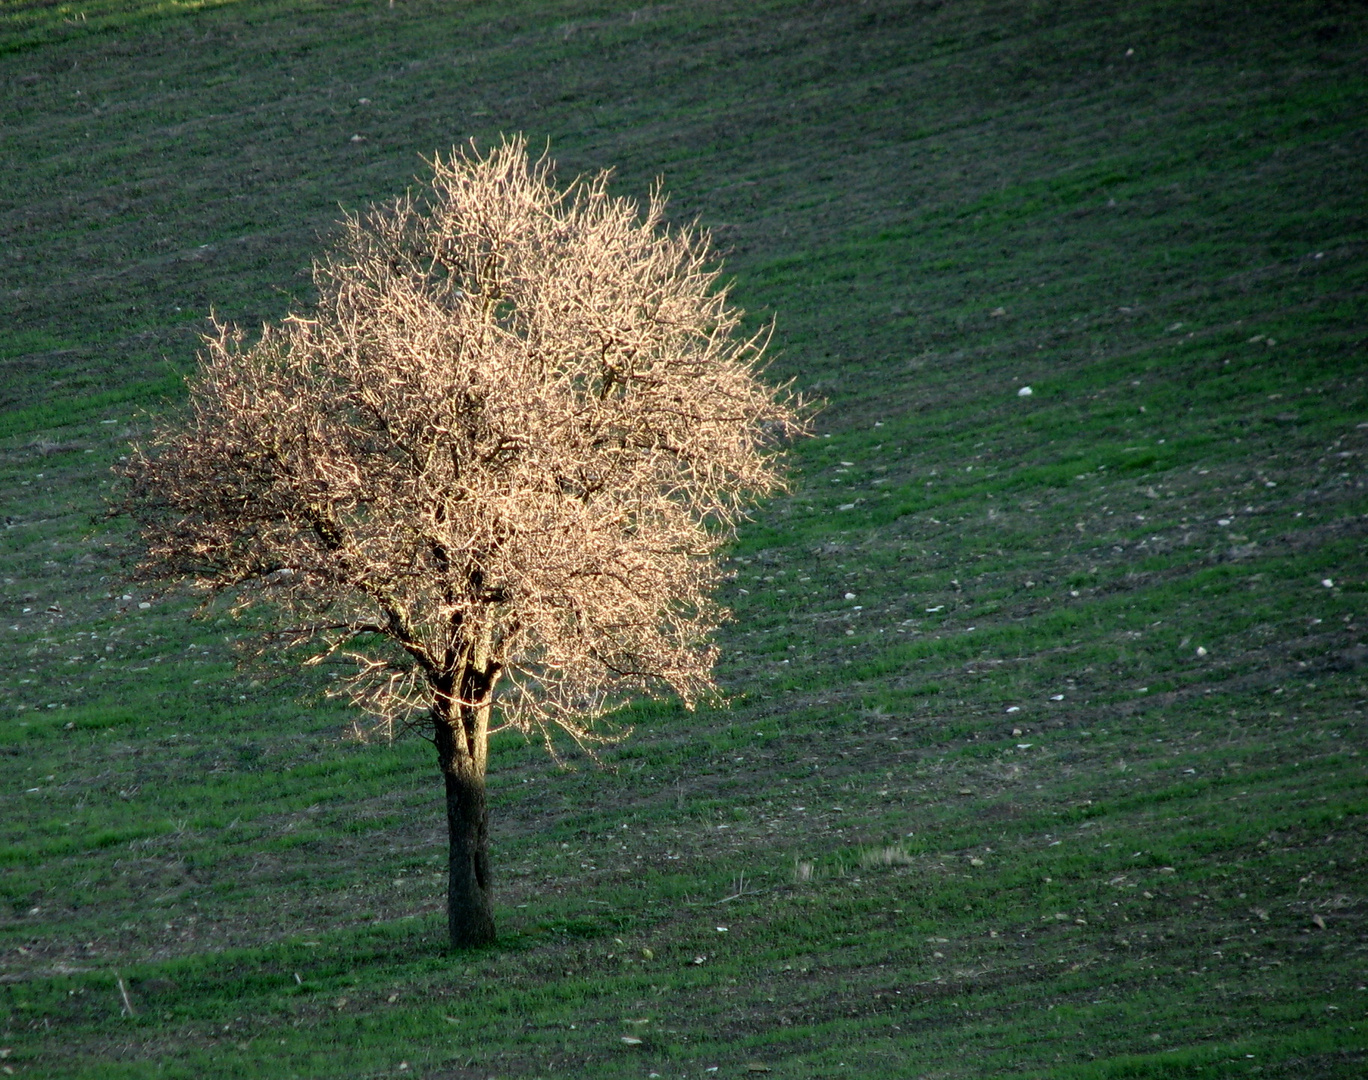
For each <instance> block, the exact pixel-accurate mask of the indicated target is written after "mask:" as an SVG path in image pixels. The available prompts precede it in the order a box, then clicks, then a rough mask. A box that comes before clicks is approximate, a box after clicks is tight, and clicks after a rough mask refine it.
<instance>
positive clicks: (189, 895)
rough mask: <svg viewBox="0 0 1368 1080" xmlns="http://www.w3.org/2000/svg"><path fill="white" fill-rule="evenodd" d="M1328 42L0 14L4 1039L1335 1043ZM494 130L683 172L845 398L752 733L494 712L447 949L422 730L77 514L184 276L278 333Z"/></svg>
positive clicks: (1352, 649)
mask: <svg viewBox="0 0 1368 1080" xmlns="http://www.w3.org/2000/svg"><path fill="white" fill-rule="evenodd" d="M1366 33H1368V17H1366V16H1365V13H1364V10H1363V8H1362V6H1361V5H1355V4H1351V3H1348V2H1347V0H1345V2H1336V0H1321V2H1314V3H1313V2H1309V0H1308V2H1305V3H1302V2H1285V3H1272V4H1263V5H1250V6H1249V8H1248V9H1245V10H1241V11H1239V12H1233V11H1232V9H1231V8H1230V6H1229V5H1224V4H1217V3H1215V2H1209V3H1208V2H1200V0H1187V2H1180V0H1173V2H1169V3H1158V2H1148V3H1146V2H1141V3H1129V4H1122V3H1119V2H1117V3H1112V2H1110V0H1107V2H1093V3H1087V4H1084V3H1081V2H1080V3H1058V4H1050V5H1040V4H1028V3H1024V2H1021V3H1008V2H998V3H988V2H982V0H967V2H964V3H953V4H937V3H906V2H894V0H867V2H865V3H853V2H852V3H847V4H820V3H815V2H814V3H806V4H799V3H791V2H778V0H771V2H763V3H747V4H742V3H734V2H732V0H719V2H716V3H709V4H692V3H688V4H678V5H673V6H664V7H634V6H632V5H628V4H619V3H613V2H601V3H596V4H590V3H569V2H565V3H552V2H532V0H526V2H523V3H516V2H515V3H502V4H497V5H496V4H489V3H463V4H451V3H436V2H431V3H429V2H424V0H398V2H397V3H396V4H395V5H394V6H393V7H390V6H388V5H387V4H382V3H366V4H361V3H346V2H341V3H324V2H309V3H303V2H292V3H264V2H263V3H258V2H253V0H240V2H235V3H226V2H225V3H217V4H215V3H210V4H168V3H154V2H135V0H106V2H101V0H91V2H88V3H71V4H65V5H45V4H38V3H3V4H0V160H3V161H4V162H5V163H6V165H5V170H4V172H5V181H4V184H3V185H0V239H3V246H0V365H3V369H2V370H3V377H0V493H3V501H4V504H5V509H4V514H5V528H4V530H3V532H0V614H2V615H3V619H0V776H3V779H4V784H3V787H0V1025H3V1026H0V1052H4V1053H5V1056H4V1058H3V1060H0V1067H4V1068H6V1069H11V1070H13V1072H14V1074H15V1075H24V1076H61V1077H85V1076H90V1077H95V1076H98V1077H107V1076H115V1077H118V1076H129V1077H133V1076H144V1075H146V1076H153V1075H156V1076H186V1077H196V1078H199V1077H217V1076H223V1077H240V1076H256V1075H260V1076H310V1077H313V1076H347V1077H356V1076H378V1075H381V1074H385V1075H401V1074H402V1075H414V1076H430V1077H451V1078H456V1077H460V1078H474V1077H481V1078H483V1077H487V1076H498V1077H501V1078H503V1077H508V1078H513V1077H527V1078H531V1077H548V1078H549V1077H551V1076H554V1075H571V1076H595V1077H598V1076H602V1077H619V1076H620V1077H647V1076H649V1075H650V1074H651V1073H653V1072H655V1073H659V1074H660V1075H661V1076H662V1077H676V1076H708V1075H719V1076H721V1075H737V1074H740V1073H742V1072H743V1071H744V1070H745V1067H746V1065H747V1064H748V1063H752V1062H758V1063H763V1064H766V1065H768V1066H769V1067H770V1068H771V1069H772V1070H773V1074H774V1075H776V1076H792V1077H824V1076H831V1077H842V1076H869V1077H884V1076H889V1077H904V1076H907V1077H928V1078H929V1077H935V1078H951V1077H987V1076H1001V1075H1013V1076H1022V1077H1031V1076H1039V1077H1046V1076H1048V1077H1069V1078H1072V1077H1079V1078H1082V1077H1087V1078H1121V1077H1127V1078H1131V1077H1155V1078H1157V1077H1191V1078H1207V1077H1215V1076H1251V1077H1253V1076H1255V1075H1257V1076H1258V1077H1260V1078H1267V1077H1288V1078H1292V1077H1297V1078H1301V1077H1346V1078H1347V1077H1352V1076H1359V1075H1362V1073H1363V1071H1364V1068H1365V1063H1366V1062H1368V1036H1366V1035H1365V1025H1368V991H1366V990H1364V989H1363V987H1364V986H1365V985H1368V954H1366V953H1365V950H1366V949H1368V937H1366V936H1365V934H1366V933H1368V925H1366V924H1365V912H1366V910H1368V908H1366V907H1365V905H1366V904H1368V900H1366V899H1365V891H1366V888H1365V886H1366V884H1368V875H1365V868H1364V855H1363V852H1364V844H1365V839H1368V835H1366V834H1368V829H1366V828H1365V811H1368V784H1365V779H1366V778H1365V770H1364V758H1363V756H1362V755H1363V752H1364V744H1365V741H1366V740H1365V734H1368V733H1366V732H1365V722H1364V709H1365V704H1368V691H1366V690H1365V673H1366V672H1368V651H1366V650H1365V647H1364V639H1363V630H1362V622H1363V618H1364V614H1363V612H1364V605H1365V595H1366V594H1368V557H1366V556H1365V551H1366V550H1368V545H1366V544H1365V538H1366V536H1368V528H1366V527H1365V522H1368V493H1366V492H1365V486H1364V485H1365V479H1366V478H1368V474H1365V470H1364V465H1363V462H1364V454H1365V450H1366V449H1368V381H1366V380H1368V364H1365V361H1364V356H1365V331H1364V327H1365V326H1366V325H1368V317H1366V316H1368V304H1365V291H1366V290H1368V255H1366V254H1365V242H1366V241H1368V235H1365V234H1366V233H1368V223H1366V222H1365V213H1364V209H1365V201H1364V198H1363V177H1364V176H1365V175H1368V127H1366V126H1365V123H1364V117H1365V116H1368V48H1365V45H1366V44H1368V36H1366ZM1131 49H1133V50H1134V52H1133V53H1131V54H1130V55H1127V50H1131ZM361 99H365V103H363V102H362V100H361ZM512 131H523V132H526V133H527V135H528V137H529V139H530V141H531V142H532V143H533V144H535V145H541V144H542V143H543V142H544V141H546V140H549V141H550V144H551V147H552V152H553V154H554V155H555V157H556V158H557V160H558V161H559V162H560V164H561V169H562V171H563V172H564V173H565V174H567V175H568V174H573V173H576V172H584V171H590V170H594V169H597V168H600V167H605V166H611V167H614V168H615V169H616V170H617V179H616V181H615V185H616V190H618V191H622V192H628V193H637V194H642V193H644V192H645V191H646V190H647V188H648V186H649V184H650V183H651V181H652V180H653V179H655V178H656V177H663V179H664V182H665V185H666V187H667V189H668V190H669V191H670V192H671V193H672V199H673V201H672V204H671V213H672V215H673V218H674V219H675V220H676V221H680V222H686V221H690V220H694V219H697V220H699V221H700V222H701V223H702V224H703V225H705V226H707V227H709V228H711V229H712V230H713V232H714V234H715V236H716V238H717V241H718V243H719V246H721V247H722V248H723V249H724V250H725V251H726V252H727V260H728V261H727V267H728V270H729V272H730V273H731V274H732V275H733V276H734V278H735V295H736V297H737V298H738V300H739V301H740V302H741V303H743V304H745V305H746V306H747V307H748V308H750V310H751V311H752V318H753V321H754V323H755V324H757V325H758V324H759V322H760V321H761V320H764V319H766V318H769V317H771V316H773V317H775V318H776V319H777V327H778V330H777V334H776V339H775V341H776V346H775V351H774V362H773V368H772V372H773V375H774V377H775V378H780V379H787V378H792V379H795V380H796V382H797V385H798V387H799V388H800V389H801V390H803V391H804V392H805V393H807V394H809V395H811V396H813V397H817V398H821V399H824V400H825V402H826V404H825V407H824V409H823V411H822V413H821V414H820V415H819V417H818V420H817V436H816V437H815V438H813V439H811V440H809V441H806V442H804V443H803V444H801V445H799V446H796V447H795V448H794V449H793V453H792V460H793V465H794V488H793V491H792V492H791V493H790V494H789V495H787V496H785V497H784V498H782V499H778V500H776V501H774V502H772V503H770V504H769V505H767V506H765V507H763V508H762V509H761V510H760V511H759V512H758V513H757V514H756V516H755V519H754V520H753V521H752V522H750V523H748V524H747V525H746V527H745V528H744V529H743V530H742V533H741V535H740V537H739V538H738V540H737V543H736V545H735V547H734V549H733V551H732V553H731V558H732V560H733V563H732V566H733V568H734V569H735V571H736V577H735V580H734V581H733V582H731V583H730V584H729V586H728V588H727V596H726V601H727V603H728V604H729V605H730V606H731V607H732V608H733V609H734V611H735V613H736V619H735V621H734V622H733V623H732V624H730V625H729V626H728V628H727V629H726V631H725V633H724V635H723V637H722V640H721V642H720V644H721V645H722V647H723V650H724V658H723V662H722V665H721V668H720V674H721V677H722V679H723V681H724V683H725V685H726V687H727V689H728V692H729V693H730V694H731V695H732V697H733V703H732V705H731V707H730V708H728V709H723V710H717V711H714V712H705V713H700V714H697V715H689V714H686V713H684V712H683V711H682V710H680V709H678V708H676V707H675V706H672V705H669V704H651V703H643V704H641V705H639V706H637V707H636V708H634V709H633V710H631V713H630V715H629V717H628V719H629V721H630V722H631V723H632V724H633V725H634V726H635V732H634V734H633V736H632V738H631V739H630V740H629V741H627V742H626V743H624V744H623V745H622V746H621V747H619V748H618V749H617V750H615V751H614V752H612V753H611V754H610V755H609V756H608V761H607V764H608V765H609V766H610V767H609V768H607V769H602V770H600V769H596V768H594V767H592V766H590V765H588V764H587V763H580V765H579V767H578V768H576V769H575V770H573V771H569V772H561V771H559V770H557V769H556V768H555V767H554V766H553V765H552V764H551V763H550V762H548V761H547V760H546V759H545V757H544V755H542V754H541V752H540V751H539V750H538V749H537V748H536V747H529V746H525V745H523V744H521V743H519V742H517V741H515V740H512V739H508V740H505V741H503V742H500V743H498V745H497V746H496V747H495V750H494V761H493V765H492V772H491V789H492V796H493V805H494V814H495V820H494V829H495V845H496V852H495V858H496V868H497V871H498V879H497V890H498V899H499V905H500V906H499V910H498V917H499V921H500V928H501V934H502V937H501V940H500V943H499V945H498V946H497V947H495V948H492V949H489V950H486V951H482V952H479V953H474V954H465V955H452V954H449V953H447V952H446V951H444V949H443V946H442V937H443V917H442V899H443V898H442V875H441V872H440V871H441V864H442V860H443V856H444V849H443V842H444V835H443V834H444V828H443V820H442V807H441V801H440V791H439V789H438V785H437V783H436V772H435V768H434V763H433V761H432V759H431V753H430V751H429V748H428V747H427V745H426V744H425V743H423V742H421V741H420V740H417V739H410V740H407V741H400V742H398V743H396V744H395V745H393V746H375V745H368V746H362V745H358V744H356V743H354V742H351V741H348V739H347V732H348V727H349V717H348V715H347V714H346V713H345V712H343V711H341V710H340V709H338V708H337V707H335V706H334V705H332V704H330V703H327V702H326V701H325V700H324V699H323V698H321V696H320V694H319V691H320V690H321V689H322V687H321V686H319V685H317V684H314V683H311V682H309V681H308V679H306V678H305V677H304V676H302V675H301V674H300V673H298V672H291V671H289V670H287V669H286V670H279V671H275V672H270V671H258V670H253V671H242V672H239V671H237V670H236V669H235V667H234V664H233V660H234V654H235V651H236V647H237V645H238V644H239V641H240V635H241V633H242V628H240V627H238V626H236V625H234V624H233V623H232V622H231V620H230V619H228V618H227V616H215V617H213V618H210V619H207V620H202V621H192V620H191V619H190V618H189V615H190V612H191V608H190V606H189V604H188V602H186V601H185V600H184V599H183V598H181V597H179V596H177V595H170V596H164V597H163V596H153V597H149V596H144V595H141V594H139V595H136V596H135V595H133V594H132V593H130V592H127V591H126V587H125V586H123V585H121V584H120V583H119V580H118V572H119V565H120V563H119V560H120V552H121V550H122V548H123V545H124V542H125V533H124V531H123V530H124V527H123V526H122V525H121V524H120V523H118V522H111V521H110V520H108V519H107V518H106V517H105V516H104V514H103V510H102V506H103V504H102V499H103V498H104V497H106V496H108V495H109V494H110V492H111V490H112V488H111V474H110V472H109V466H110V465H112V464H114V463H115V462H116V461H117V459H118V456H119V455H120V454H121V453H123V452H124V450H123V448H124V447H125V446H126V444H127V442H128V441H129V440H130V439H131V438H136V437H137V436H138V434H139V432H140V431H143V430H145V428H146V420H145V418H144V416H143V410H147V409H156V408H159V407H162V405H163V403H165V402H166V401H168V400H174V399H175V397H176V395H177V393H178V390H177V387H178V378H179V373H181V372H184V371H186V370H188V369H189V368H190V367H191V365H192V364H193V355H194V350H195V345H196V335H197V334H198V333H199V332H200V331H201V329H202V328H203V327H204V325H205V323H204V316H205V315H206V314H207V313H208V311H209V310H210V309H211V308H213V309H214V310H215V311H216V312H217V313H218V314H219V315H220V316H221V317H223V318H227V319H231V320H235V321H238V322H241V323H243V324H245V325H248V326H252V325H255V324H257V323H259V322H260V321H261V320H264V319H275V318H279V317H280V316H281V315H283V314H284V313H285V312H286V311H287V310H289V309H290V308H291V307H292V306H299V305H304V304H307V303H308V300H309V288H310V285H309V274H308V271H309V264H310V259H311V258H312V257H313V255H314V254H315V253H316V252H317V251H318V250H319V249H320V247H321V246H322V245H323V244H324V243H326V239H327V237H328V235H329V234H330V233H331V231H332V229H333V228H334V223H335V222H336V220H337V218H338V217H339V216H340V212H341V210H340V209H339V208H341V209H352V208H356V207H360V206H363V205H365V204H366V203H367V202H369V201H372V200H377V199H383V198H387V197H389V196H391V195H393V194H396V193H398V192H399V191H401V190H403V188H404V187H405V185H406V184H407V183H408V182H409V181H410V179H411V177H412V176H414V175H415V174H416V173H418V172H420V171H421V170H422V168H423V166H422V160H421V158H422V156H423V155H429V154H431V153H432V152H433V151H434V150H437V149H445V148H447V147H449V146H451V145H452V144H453V143H456V142H460V141H463V140H465V139H467V138H471V137H474V138H477V139H479V140H480V141H481V142H482V143H487V142H488V141H490V140H492V139H494V138H496V137H497V135H498V133H500V132H512ZM353 136H361V137H362V138H361V139H360V140H357V141H353ZM1270 339H1271V342H1270ZM1024 386H1030V387H1031V390H1032V393H1031V394H1030V395H1029V396H1021V395H1020V394H1019V393H1018V391H1019V390H1020V388H1022V387H1024ZM1326 580H1329V581H1330V582H1331V583H1332V584H1330V585H1326V584H1324V583H1323V582H1325V581H1326ZM848 593H849V594H853V598H852V599H847V598H846V597H847V594H848ZM125 595H127V596H129V599H128V600H123V599H121V598H122V597H123V596H125ZM143 603H146V604H148V605H149V606H148V607H142V606H140V605H141V604H143ZM25 609H28V610H25ZM1199 650H1200V651H1199ZM719 927H725V928H726V929H725V930H720V929H719ZM120 980H122V985H123V988H124V991H126V993H127V995H128V1003H129V1004H130V1005H131V1006H132V1009H133V1015H127V1012H126V1010H125V1008H124V1003H123V997H122V993H121V991H120V989H119V985H120ZM624 1037H628V1038H632V1039H639V1040H640V1043H637V1044H629V1043H625V1042H623V1041H622V1039H623V1038H624ZM403 1063H406V1064H407V1067H406V1068H402V1069H401V1064H403ZM712 1066H716V1067H717V1069H718V1072H717V1073H706V1072H704V1070H705V1069H708V1068H710V1067H712Z"/></svg>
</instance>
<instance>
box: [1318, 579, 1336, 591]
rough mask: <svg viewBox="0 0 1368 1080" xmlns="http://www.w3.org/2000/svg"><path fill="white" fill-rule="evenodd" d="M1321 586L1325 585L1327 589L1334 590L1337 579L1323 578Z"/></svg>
mask: <svg viewBox="0 0 1368 1080" xmlns="http://www.w3.org/2000/svg"><path fill="white" fill-rule="evenodd" d="M1321 584H1322V585H1324V586H1325V587H1326V588H1327V589H1333V588H1334V587H1335V579H1334V578H1321Z"/></svg>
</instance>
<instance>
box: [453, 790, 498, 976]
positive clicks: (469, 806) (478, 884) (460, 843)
mask: <svg viewBox="0 0 1368 1080" xmlns="http://www.w3.org/2000/svg"><path fill="white" fill-rule="evenodd" d="M444 776H445V778H446V805H447V827H448V829H449V830H450V833H451V848H450V853H449V856H448V862H447V931H448V933H449V934H450V936H451V945H452V948H456V949H470V948H476V947H478V946H481V945H489V944H492V943H493V941H494V939H495V933H494V911H493V905H492V890H491V889H490V880H489V810H488V806H487V804H486V802H485V786H484V777H483V776H473V775H467V774H465V773H462V772H450V771H448V772H445V773H444Z"/></svg>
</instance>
